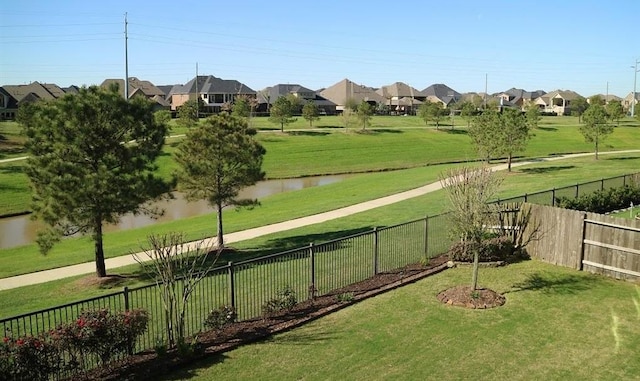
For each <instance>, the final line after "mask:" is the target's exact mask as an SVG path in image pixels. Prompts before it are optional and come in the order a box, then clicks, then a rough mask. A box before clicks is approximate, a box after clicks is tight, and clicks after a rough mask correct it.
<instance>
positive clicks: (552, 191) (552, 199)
mask: <svg viewBox="0 0 640 381" xmlns="http://www.w3.org/2000/svg"><path fill="white" fill-rule="evenodd" d="M551 206H556V188H555V187H554V188H553V189H552V190H551Z"/></svg>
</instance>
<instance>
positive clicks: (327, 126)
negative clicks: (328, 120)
mask: <svg viewBox="0 0 640 381" xmlns="http://www.w3.org/2000/svg"><path fill="white" fill-rule="evenodd" d="M316 128H342V129H344V127H343V126H332V125H322V126H317V127H316Z"/></svg>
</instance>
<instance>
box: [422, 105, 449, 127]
mask: <svg viewBox="0 0 640 381" xmlns="http://www.w3.org/2000/svg"><path fill="white" fill-rule="evenodd" d="M446 115H447V110H445V109H444V108H443V107H442V106H441V104H440V103H436V102H431V101H428V100H427V101H425V102H424V103H423V104H421V105H420V107H419V108H418V116H419V117H420V118H421V119H422V120H424V123H425V124H426V125H429V122H430V121H434V122H436V129H439V127H440V121H441V120H442V118H444V117H445V116H446Z"/></svg>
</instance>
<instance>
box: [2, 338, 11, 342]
mask: <svg viewBox="0 0 640 381" xmlns="http://www.w3.org/2000/svg"><path fill="white" fill-rule="evenodd" d="M10 340H11V339H10V338H8V337H5V338H3V339H2V342H4V343H8V342H9V341H10Z"/></svg>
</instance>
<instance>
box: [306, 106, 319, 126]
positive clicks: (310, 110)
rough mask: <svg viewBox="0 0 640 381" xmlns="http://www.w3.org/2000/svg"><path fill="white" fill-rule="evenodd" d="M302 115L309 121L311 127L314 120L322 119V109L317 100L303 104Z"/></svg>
mask: <svg viewBox="0 0 640 381" xmlns="http://www.w3.org/2000/svg"><path fill="white" fill-rule="evenodd" d="M302 117H303V118H304V119H306V120H307V121H308V122H309V127H313V121H315V120H320V111H319V110H318V105H317V104H316V102H314V101H312V100H309V101H307V103H305V104H304V106H302Z"/></svg>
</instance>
